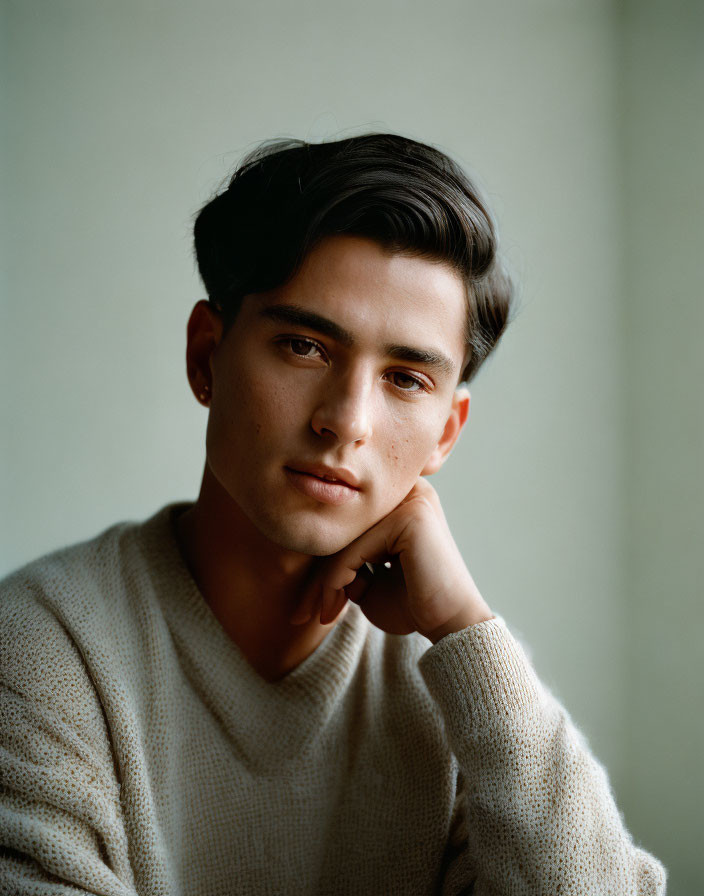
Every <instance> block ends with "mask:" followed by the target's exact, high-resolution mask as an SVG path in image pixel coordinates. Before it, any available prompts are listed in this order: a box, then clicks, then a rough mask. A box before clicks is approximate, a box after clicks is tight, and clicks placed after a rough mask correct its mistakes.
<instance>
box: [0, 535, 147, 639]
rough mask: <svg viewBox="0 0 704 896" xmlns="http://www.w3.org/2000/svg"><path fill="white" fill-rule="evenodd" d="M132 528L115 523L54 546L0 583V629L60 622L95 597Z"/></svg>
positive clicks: (107, 577)
mask: <svg viewBox="0 0 704 896" xmlns="http://www.w3.org/2000/svg"><path fill="white" fill-rule="evenodd" d="M135 527H136V524H135V523H132V522H121V523H115V524H113V525H111V526H109V527H107V528H105V529H103V530H102V531H101V532H99V533H98V534H97V535H94V536H92V537H91V538H87V539H84V540H82V541H78V542H75V543H73V544H70V545H67V546H65V547H61V548H57V549H56V550H53V551H50V552H48V553H46V554H43V555H42V556H40V557H37V558H36V559H34V560H31V561H30V562H29V563H26V564H24V565H23V566H21V567H19V568H18V569H15V570H13V571H12V572H10V573H9V574H7V575H6V576H5V577H4V578H2V579H0V627H2V629H3V630H4V629H5V628H6V627H7V626H10V627H11V628H13V627H15V626H17V625H20V624H22V623H31V622H32V621H35V622H36V621H38V620H40V619H41V620H43V623H44V624H45V625H47V626H49V627H52V626H53V627H55V626H56V625H57V624H60V622H57V621H54V622H53V623H52V622H51V620H52V619H54V620H57V619H58V620H60V619H61V617H62V615H63V614H64V612H70V607H71V605H72V604H73V603H75V602H77V601H78V602H80V601H81V600H85V599H86V598H87V597H88V598H90V597H93V598H95V596H96V595H97V594H99V593H100V591H101V588H100V586H101V584H102V585H104V584H105V583H106V581H107V580H109V578H110V576H111V574H112V575H113V576H114V574H115V573H116V572H117V571H118V569H117V567H116V564H119V556H120V552H121V549H122V548H123V547H124V542H125V539H126V538H129V536H130V534H131V532H132V531H133V530H134V529H135Z"/></svg>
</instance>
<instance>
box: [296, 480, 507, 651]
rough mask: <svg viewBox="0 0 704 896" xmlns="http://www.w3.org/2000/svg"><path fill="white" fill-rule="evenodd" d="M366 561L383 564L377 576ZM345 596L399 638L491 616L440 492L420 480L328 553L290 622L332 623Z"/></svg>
mask: <svg viewBox="0 0 704 896" xmlns="http://www.w3.org/2000/svg"><path fill="white" fill-rule="evenodd" d="M366 563H371V564H378V565H377V566H376V567H375V570H374V573H373V574H372V573H370V572H369V570H368V568H367V566H366ZM386 563H388V564H390V566H389V567H387V566H385V565H384V564H386ZM348 600H351V601H353V602H354V603H356V604H359V606H360V608H361V610H362V612H363V613H364V615H365V616H366V617H367V619H368V620H369V621H370V622H371V623H372V624H373V625H375V626H376V627H377V628H380V629H382V630H383V631H385V632H389V633H390V634H398V635H407V634H409V633H410V632H414V631H417V632H420V633H421V634H422V635H424V636H425V637H426V638H429V639H430V640H431V641H432V642H433V643H436V642H437V641H439V640H440V638H442V637H444V636H445V635H447V634H449V633H450V632H454V631H459V630H460V629H463V628H466V627H467V626H469V625H474V624H475V623H477V622H483V621H484V620H487V619H493V618H494V614H493V613H492V612H491V610H490V609H489V607H488V606H487V604H486V603H485V602H484V599H483V598H482V596H481V594H480V593H479V590H478V589H477V586H476V585H475V583H474V580H473V579H472V576H471V575H470V573H469V570H468V569H467V566H466V565H465V562H464V560H463V559H462V555H461V554H460V552H459V550H458V548H457V545H456V544H455V541H454V539H453V537H452V533H451V532H450V529H449V527H448V525H447V520H446V519H445V514H444V513H443V510H442V507H441V505H440V499H439V498H438V495H437V492H436V491H435V489H434V488H433V487H432V485H430V483H429V482H427V481H426V480H425V479H424V478H423V477H420V478H419V479H418V481H417V482H416V484H415V485H414V486H413V488H412V489H411V491H410V492H409V493H408V495H406V497H405V498H404V499H403V501H401V503H400V504H399V505H398V506H397V507H395V508H394V509H393V510H392V511H391V512H390V513H389V514H387V516H385V517H383V519H381V520H379V522H378V523H376V524H375V525H374V526H372V527H371V528H370V529H368V530H367V531H366V532H363V533H362V534H361V535H360V536H359V538H356V539H355V540H354V541H353V542H351V543H350V544H349V545H347V547H345V548H343V549H342V550H341V551H338V553H337V554H333V555H332V556H331V557H328V558H325V561H324V562H323V564H322V566H321V571H320V575H319V576H318V577H317V579H316V582H315V585H312V586H311V587H309V588H307V589H306V591H305V593H304V595H303V596H302V600H301V601H300V602H299V604H298V605H297V608H296V611H295V613H294V615H293V616H292V618H291V621H292V622H293V623H294V624H300V623H303V622H307V621H308V620H309V619H310V618H311V617H312V616H314V615H316V614H318V613H319V614H320V622H321V623H322V624H323V625H327V624H328V623H330V622H332V621H333V620H335V619H336V618H337V617H338V615H339V614H340V613H341V612H342V610H343V609H344V607H345V605H346V603H347V601H348Z"/></svg>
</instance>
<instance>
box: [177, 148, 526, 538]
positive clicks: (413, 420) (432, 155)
mask: <svg viewBox="0 0 704 896" xmlns="http://www.w3.org/2000/svg"><path fill="white" fill-rule="evenodd" d="M287 146H288V148H285V149H283V150H281V151H279V152H273V153H272V152H271V151H270V150H269V152H268V154H262V153H261V152H260V153H259V154H257V158H258V161H251V162H250V163H249V164H245V165H244V166H243V167H242V168H241V169H240V171H239V172H238V173H237V174H236V175H235V177H234V178H233V180H232V182H231V185H230V188H229V189H228V190H227V191H226V193H225V194H221V195H220V196H218V197H216V198H215V199H214V200H213V201H212V202H211V203H209V204H208V205H206V206H205V207H204V209H203V210H202V211H201V213H200V214H199V216H198V219H197V221H196V252H197V257H198V262H199V267H200V271H201V274H202V277H203V280H204V282H205V284H206V287H207V289H208V293H209V297H210V301H209V302H199V303H198V304H197V305H196V307H195V308H194V309H193V312H192V314H191V319H190V321H189V328H188V343H189V344H188V352H187V364H188V373H189V379H190V382H191V386H192V388H193V390H194V392H195V393H196V395H199V394H200V393H201V391H202V390H203V389H204V388H206V389H208V390H209V394H210V398H209V400H208V402H207V403H208V404H209V405H210V416H209V420H208V433H207V464H206V477H208V479H209V484H210V487H211V488H212V489H214V490H216V491H217V493H218V494H219V495H220V496H221V498H222V499H223V500H224V501H225V503H226V504H227V505H230V506H231V507H232V509H233V512H236V513H238V514H243V517H242V518H243V519H245V518H246V519H247V520H248V521H249V523H251V524H253V525H254V526H255V528H256V529H257V530H258V532H259V533H260V534H263V535H264V536H265V537H266V538H267V539H269V540H270V541H271V542H273V543H274V544H276V545H278V546H279V547H283V548H285V549H288V550H292V551H297V552H300V553H305V554H316V555H325V554H331V553H334V552H335V551H337V550H339V549H340V548H342V547H344V546H345V545H347V544H349V542H350V541H352V540H353V539H354V538H356V537H357V536H358V535H360V534H361V533H362V532H364V531H365V530H366V529H368V528H370V526H372V525H373V524H374V523H376V522H378V520H380V519H381V518H382V517H383V516H385V515H386V514H387V513H389V512H390V511H391V510H392V509H393V508H394V507H395V506H396V505H397V504H398V503H399V502H400V501H401V500H402V499H403V498H404V497H405V496H406V495H407V494H408V492H409V491H410V489H411V488H412V487H413V485H414V484H415V482H416V481H417V479H418V476H420V475H429V474H431V473H433V472H435V471H436V470H437V469H439V468H440V466H441V465H442V463H443V462H444V460H445V458H446V457H447V456H448V455H449V453H450V451H451V449H452V447H453V445H454V444H455V442H456V440H457V437H458V436H459V433H460V431H461V429H462V427H463V425H464V423H465V421H466V419H467V413H468V406H469V394H468V392H467V390H466V389H464V388H458V384H459V383H460V382H462V381H466V380H468V379H469V378H470V377H471V376H472V375H474V373H476V370H477V369H478V367H479V365H480V364H481V363H482V361H483V360H484V359H485V358H486V356H487V355H488V353H489V352H490V351H491V349H492V348H493V347H494V345H495V344H496V342H497V341H498V339H499V337H500V335H501V332H502V331H503V329H504V327H505V325H506V322H507V318H508V312H509V304H510V292H511V291H510V281H509V280H508V278H506V277H505V275H504V274H503V273H502V272H501V271H500V268H499V267H498V265H497V262H496V258H495V242H496V241H495V236H494V231H493V228H492V225H491V222H490V220H489V218H488V216H487V214H486V212H485V211H484V207H483V206H482V205H481V204H480V203H479V202H478V200H475V198H474V192H473V190H472V188H471V185H470V184H469V182H468V181H467V180H466V178H464V175H462V174H461V172H459V170H458V169H457V168H456V166H454V165H453V164H452V163H451V162H450V161H449V160H447V159H446V158H445V157H444V156H442V155H441V154H440V153H438V152H437V151H436V150H432V149H430V148H429V147H424V146H422V145H421V144H417V143H414V142H413V141H408V140H405V139H404V138H401V137H395V136H393V135H371V136H367V137H358V138H354V139H353V140H349V141H340V142H339V143H337V144H319V145H313V146H311V145H308V144H301V143H296V144H295V145H294V146H293V147H291V146H290V145H287ZM242 172H243V173H242ZM320 465H322V466H324V467H326V468H328V475H333V473H332V472H330V471H331V470H337V471H338V475H337V477H336V478H340V477H342V478H347V479H348V480H353V481H352V484H353V485H355V486H356V488H355V489H354V490H350V489H347V488H345V487H344V486H339V485H338V486H336V487H332V488H330V487H328V486H325V484H324V483H323V482H322V481H321V479H320V478H318V477H316V476H315V475H311V474H312V473H313V468H314V467H315V468H319V467H320ZM316 472H317V473H321V472H323V473H325V471H321V470H320V469H316Z"/></svg>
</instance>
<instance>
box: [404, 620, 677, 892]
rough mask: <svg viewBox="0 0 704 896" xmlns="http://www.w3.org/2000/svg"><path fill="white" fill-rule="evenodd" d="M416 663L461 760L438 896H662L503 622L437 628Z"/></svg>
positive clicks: (601, 780)
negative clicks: (437, 635)
mask: <svg viewBox="0 0 704 896" xmlns="http://www.w3.org/2000/svg"><path fill="white" fill-rule="evenodd" d="M419 668H420V671H421V674H422V676H423V678H424V680H425V683H426V685H427V686H428V689H429V691H430V693H431V695H432V696H433V698H434V700H435V701H436V703H437V704H438V705H439V707H440V709H441V712H442V715H443V718H444V721H445V730H446V735H447V738H448V743H449V746H450V748H451V750H452V752H453V753H454V755H455V757H456V759H457V763H458V767H459V774H458V788H457V797H456V802H455V807H454V813H453V823H452V828H451V831H450V837H449V842H448V847H447V852H446V855H447V862H446V865H445V867H444V869H443V881H442V889H441V892H442V893H443V894H444V896H450V894H459V893H462V892H467V891H471V892H472V893H474V894H475V896H499V894H502V896H503V894H508V893H510V894H514V896H523V894H525V896H528V894H535V893H561V894H563V896H577V894H579V896H587V894H594V893H618V894H619V896H664V893H665V883H666V871H665V868H664V867H663V866H662V865H661V863H660V862H659V861H658V860H657V859H656V858H654V857H653V856H652V855H650V854H649V853H647V852H646V851H644V850H643V849H641V848H639V847H638V846H636V845H635V844H634V843H633V840H632V838H631V837H630V835H629V833H628V831H627V830H626V828H625V826H624V823H623V819H622V817H621V815H620V813H619V810H618V808H617V806H616V804H615V802H614V798H613V795H612V793H611V788H610V785H609V781H608V777H607V774H606V771H605V769H604V767H603V766H602V765H600V764H599V762H598V761H597V760H596V759H595V758H594V756H593V755H592V754H591V752H590V750H589V747H588V745H587V742H586V740H585V738H584V737H583V735H582V734H581V733H580V732H579V731H578V730H577V729H576V728H575V726H574V724H573V722H572V720H571V718H570V716H569V714H568V713H567V712H566V710H565V709H564V708H563V707H562V706H561V705H560V703H559V702H558V701H557V700H556V699H555V698H554V697H553V695H552V694H551V693H550V692H549V690H548V689H547V688H546V687H545V686H544V685H543V684H542V683H541V682H540V680H539V679H538V677H537V675H536V673H535V670H534V669H533V667H532V665H531V663H530V661H529V659H528V657H527V655H526V653H525V651H524V650H523V648H522V646H521V645H520V643H519V642H518V641H517V640H516V639H515V638H514V637H513V635H512V634H511V633H510V631H509V630H508V628H507V627H506V624H505V622H504V621H503V619H501V618H500V617H496V618H494V619H490V620H488V621H485V622H480V623H478V624H476V625H472V626H469V627H468V628H466V629H463V630H462V631H459V632H453V633H452V634H450V635H446V636H445V637H444V638H442V639H441V640H440V641H438V642H437V643H436V644H434V645H432V647H430V648H429V649H428V650H427V651H426V652H425V653H424V654H423V655H422V656H421V658H420V661H419Z"/></svg>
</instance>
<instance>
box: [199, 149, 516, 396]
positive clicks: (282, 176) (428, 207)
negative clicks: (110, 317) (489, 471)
mask: <svg viewBox="0 0 704 896" xmlns="http://www.w3.org/2000/svg"><path fill="white" fill-rule="evenodd" d="M334 234H351V235H356V236H365V237H368V238H370V239H373V240H375V241H376V242H377V243H379V244H380V245H381V246H383V247H384V248H385V249H387V250H391V251H394V252H398V253H400V254H405V255H412V256H418V257H422V258H427V259H429V260H433V261H442V262H446V263H449V265H450V266H451V267H452V268H453V269H454V270H456V271H457V272H458V273H459V274H460V275H461V277H462V279H463V281H464V284H465V293H466V297H467V315H466V326H465V334H464V338H465V344H466V348H467V353H466V355H465V358H466V359H467V358H468V360H467V361H466V363H465V367H464V369H463V370H462V374H461V377H460V382H469V380H471V379H472V377H473V376H474V375H475V374H476V373H477V371H478V370H479V367H480V366H481V364H482V363H483V362H484V361H485V360H486V358H487V357H488V355H489V354H490V352H491V351H492V350H493V349H494V347H495V346H496V344H497V343H498V341H499V339H500V337H501V335H502V333H503V332H504V330H505V328H506V325H507V324H508V321H509V313H510V310H511V303H512V298H513V284H512V281H511V278H510V275H509V274H508V273H507V272H506V271H505V269H504V267H503V264H502V262H501V260H500V258H499V257H498V255H497V235H496V227H495V224H494V222H493V220H492V217H491V215H490V212H489V210H488V207H487V205H486V203H485V202H484V201H483V200H482V199H481V198H480V196H479V193H478V190H477V188H476V187H475V185H474V184H473V183H472V181H471V180H470V179H469V177H468V176H467V174H466V173H465V172H464V171H463V170H462V169H461V168H460V166H459V165H458V164H457V163H456V162H454V161H453V160H452V159H450V158H449V157H448V156H447V155H445V154H444V153H442V152H440V150H438V149H435V148H434V147H431V146H428V145H427V144H424V143H419V142H417V141H415V140H411V139H409V138H407V137H402V136H399V135H397V134H379V133H371V134H363V135H360V136H356V137H350V138H346V139H342V140H337V141H331V142H322V143H308V142H306V141H304V140H297V139H292V138H283V137H282V138H275V139H273V140H267V141H264V142H263V143H261V144H259V145H258V146H257V147H256V148H255V149H254V150H252V151H251V152H249V153H248V154H247V155H246V156H245V157H244V159H243V160H242V162H241V163H240V165H239V166H238V168H237V170H236V171H235V173H234V174H233V176H232V177H231V179H230V181H229V185H228V186H227V188H226V189H224V190H223V191H222V192H220V193H219V194H218V195H216V196H215V197H214V198H213V199H211V200H210V201H209V202H207V203H206V204H205V205H204V206H203V207H202V208H201V209H200V211H199V212H198V213H197V216H196V219H195V227H194V238H195V254H196V260H197V263H198V270H199V272H200V276H201V279H202V280H203V284H204V285H205V288H206V290H207V293H208V298H209V301H210V302H211V304H212V305H213V306H214V307H215V308H217V309H218V311H220V312H221V313H222V315H223V319H224V323H225V327H226V328H227V327H229V326H230V325H231V324H232V323H233V321H234V320H235V318H236V316H237V313H238V311H239V308H240V305H241V301H242V298H243V297H244V296H246V295H248V294H249V293H258V292H266V291H267V290H270V289H274V288H276V287H278V286H282V285H284V284H285V283H286V282H287V281H288V280H289V279H291V278H292V277H293V276H295V274H296V273H297V271H298V270H299V268H300V266H301V264H302V263H303V261H304V259H305V257H306V255H307V254H308V253H309V252H310V251H311V249H313V248H314V247H315V246H316V245H317V244H318V243H319V242H320V241H321V240H322V239H324V238H325V237H326V236H331V235H334Z"/></svg>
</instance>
